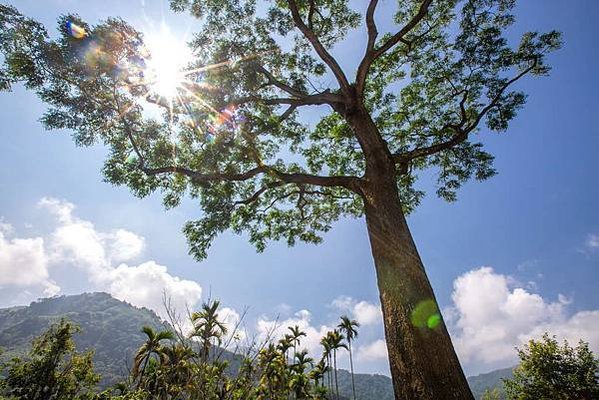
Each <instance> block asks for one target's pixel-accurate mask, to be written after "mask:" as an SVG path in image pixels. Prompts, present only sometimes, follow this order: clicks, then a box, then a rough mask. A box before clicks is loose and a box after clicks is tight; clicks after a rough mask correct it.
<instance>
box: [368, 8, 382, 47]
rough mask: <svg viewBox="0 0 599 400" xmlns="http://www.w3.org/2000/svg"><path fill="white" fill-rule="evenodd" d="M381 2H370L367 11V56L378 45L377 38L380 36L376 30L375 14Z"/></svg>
mask: <svg viewBox="0 0 599 400" xmlns="http://www.w3.org/2000/svg"><path fill="white" fill-rule="evenodd" d="M378 2H379V0H370V4H368V10H366V28H367V29H368V45H367V47H366V54H368V53H370V52H371V51H372V50H373V49H374V45H375V43H376V37H377V36H378V34H379V31H378V29H377V28H376V22H375V21H374V12H375V11H376V6H377V4H378Z"/></svg>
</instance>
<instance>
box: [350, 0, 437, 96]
mask: <svg viewBox="0 0 599 400" xmlns="http://www.w3.org/2000/svg"><path fill="white" fill-rule="evenodd" d="M432 2H433V0H423V1H422V3H421V4H420V8H419V9H418V12H417V13H416V15H414V16H413V17H412V19H410V21H408V23H407V24H406V25H405V26H404V27H403V28H402V29H401V30H400V31H399V32H397V33H396V34H395V35H393V36H392V37H391V38H390V39H389V40H387V41H386V42H385V43H383V45H382V46H380V47H379V48H376V49H375V48H374V42H373V43H372V45H371V44H370V41H371V38H372V40H373V41H374V40H376V34H377V32H376V25H375V24H374V11H375V8H376V3H377V1H376V0H371V2H370V4H369V6H368V11H367V14H366V24H367V27H368V48H367V49H366V54H365V55H364V58H363V59H362V61H361V62H360V66H359V67H358V72H357V74H356V88H357V91H358V93H359V94H361V93H362V92H363V91H364V85H365V83H366V77H367V76H368V72H369V71H370V66H371V65H372V63H373V62H374V61H375V60H376V59H377V58H379V57H380V56H381V55H383V54H384V53H385V52H387V51H388V50H389V49H391V48H392V47H394V46H395V45H396V44H397V43H400V42H402V41H405V39H404V37H405V36H406V35H407V34H408V33H410V31H411V30H412V29H414V28H415V27H416V26H417V25H418V24H419V23H420V21H422V20H423V19H424V17H426V15H427V14H428V9H429V7H430V5H431V3H432ZM369 13H370V14H371V15H370V16H369ZM369 20H370V22H369Z"/></svg>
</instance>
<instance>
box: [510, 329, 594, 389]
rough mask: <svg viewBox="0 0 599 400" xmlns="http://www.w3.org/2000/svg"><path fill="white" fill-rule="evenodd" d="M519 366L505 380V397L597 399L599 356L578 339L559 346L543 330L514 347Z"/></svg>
mask: <svg viewBox="0 0 599 400" xmlns="http://www.w3.org/2000/svg"><path fill="white" fill-rule="evenodd" d="M518 356H519V357H520V365H519V366H518V367H516V369H515V370H514V378H513V379H507V380H505V388H506V393H507V395H508V398H510V399H518V400H529V399H530V400H533V399H535V400H537V399H538V400H545V399H547V400H549V399H564V400H566V399H580V400H587V399H588V400H590V399H596V398H599V358H597V356H596V355H595V354H593V352H592V351H591V350H590V349H589V344H588V343H585V342H583V341H582V340H581V341H580V342H579V343H578V345H577V346H576V347H574V348H573V347H571V346H570V345H569V344H568V342H567V341H566V342H564V343H563V345H560V344H559V343H558V341H557V340H556V338H555V337H551V336H549V335H548V334H547V333H546V334H545V335H543V338H542V339H539V340H530V341H529V342H528V344H527V345H526V346H525V347H524V348H522V349H518Z"/></svg>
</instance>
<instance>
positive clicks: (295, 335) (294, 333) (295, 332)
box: [287, 325, 306, 358]
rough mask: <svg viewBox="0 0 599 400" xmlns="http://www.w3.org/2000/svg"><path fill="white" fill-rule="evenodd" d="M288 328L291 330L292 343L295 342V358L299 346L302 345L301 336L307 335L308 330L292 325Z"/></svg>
mask: <svg viewBox="0 0 599 400" xmlns="http://www.w3.org/2000/svg"><path fill="white" fill-rule="evenodd" d="M287 329H289V330H290V331H291V343H293V357H294V358H295V356H296V354H297V346H299V345H300V341H301V337H302V336H306V332H304V331H302V330H300V327H299V326H297V325H295V326H290V327H288V328H287Z"/></svg>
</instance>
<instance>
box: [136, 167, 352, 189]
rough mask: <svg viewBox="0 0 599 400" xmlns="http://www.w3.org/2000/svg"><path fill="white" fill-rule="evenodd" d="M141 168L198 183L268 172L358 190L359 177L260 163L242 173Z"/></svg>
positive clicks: (290, 179) (298, 181)
mask: <svg viewBox="0 0 599 400" xmlns="http://www.w3.org/2000/svg"><path fill="white" fill-rule="evenodd" d="M141 169H142V171H143V172H145V173H146V174H148V175H159V174H164V173H179V174H183V175H185V176H188V177H189V178H191V179H192V180H193V181H195V182H198V183H210V182H223V181H228V182H240V181H246V180H248V179H251V178H253V177H255V176H256V175H259V174H269V175H271V176H273V177H275V178H277V179H278V180H279V181H280V182H282V183H296V184H306V185H314V186H323V187H334V186H340V187H344V188H346V189H349V190H352V191H357V190H358V183H359V179H360V178H358V177H356V176H320V175H312V174H305V173H287V172H282V171H279V170H277V169H275V168H273V167H269V166H266V165H261V166H258V167H255V168H252V169H250V170H248V171H246V172H242V173H222V172H215V173H209V174H206V173H201V172H197V171H193V170H190V169H188V168H184V167H177V166H167V167H161V168H146V167H143V166H142V167H141Z"/></svg>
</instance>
